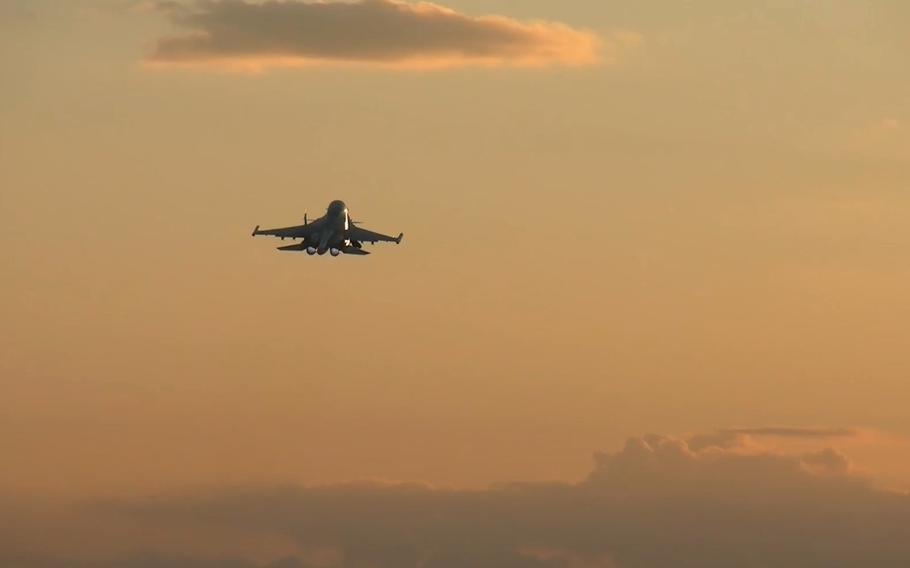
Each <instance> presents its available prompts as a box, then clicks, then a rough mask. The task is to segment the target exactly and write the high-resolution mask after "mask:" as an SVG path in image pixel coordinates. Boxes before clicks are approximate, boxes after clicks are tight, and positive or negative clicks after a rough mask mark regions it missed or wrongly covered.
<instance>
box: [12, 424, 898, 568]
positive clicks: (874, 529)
mask: <svg viewBox="0 0 910 568" xmlns="http://www.w3.org/2000/svg"><path fill="white" fill-rule="evenodd" d="M736 436H737V437H735V438H731V437H729V436H726V437H725V436H720V437H717V439H716V442H717V443H707V442H708V437H706V436H701V437H700V440H701V442H699V443H695V442H693V440H695V439H696V438H699V437H689V438H676V437H668V436H659V435H649V436H644V437H641V438H633V439H630V440H628V442H627V443H626V445H625V447H624V448H622V449H621V450H620V451H617V452H611V453H601V454H598V455H597V456H596V463H595V467H594V469H593V470H592V471H591V473H590V475H589V476H588V477H587V478H586V479H584V480H582V481H580V482H578V483H550V484H541V483H532V484H522V483H511V484H506V485H500V486H496V487H492V488H490V489H487V490H480V491H465V490H456V489H441V488H433V487H430V486H426V485H419V484H380V483H360V484H347V485H337V486H327V487H309V488H307V487H273V488H247V489H235V490H221V491H211V492H209V493H208V494H206V495H200V494H198V493H196V494H193V495H184V496H171V497H159V498H154V499H148V500H131V501H106V502H103V503H95V504H94V505H93V506H91V507H89V508H82V509H80V510H78V512H75V513H72V514H73V518H72V519H71V524H73V526H76V525H75V523H77V522H78V527H79V528H78V530H75V532H74V529H73V526H69V528H68V529H67V528H59V529H58V530H57V531H56V533H55V531H54V530H52V529H49V528H48V526H50V525H51V524H52V523H49V522H44V524H40V523H39V525H37V526H38V527H39V528H40V531H38V532H37V533H36V534H38V536H35V535H33V536H32V538H31V539H29V538H28V535H27V534H21V533H22V531H23V530H25V529H23V528H22V527H23V525H24V524H26V525H27V523H24V521H23V518H26V516H23V515H22V514H21V512H16V511H15V510H14V511H13V512H12V513H6V514H7V518H6V519H4V518H3V517H2V514H0V526H6V528H13V529H14V532H9V533H7V534H9V535H10V536H9V538H8V539H7V540H6V541H4V540H3V539H0V565H4V566H6V565H13V566H18V567H20V568H38V567H40V568H62V567H64V566H66V567H68V568H82V567H88V566H92V567H94V568H115V567H117V568H178V567H179V568H202V567H210V566H220V567H235V568H261V567H267V568H316V567H319V568H361V567H371V568H385V567H388V568H393V567H394V568H408V567H415V568H416V567H421V568H450V567H451V568H455V567H465V566H471V567H475V568H519V567H521V568H607V567H610V568H616V567H624V566H629V567H633V566H634V567H664V566H673V567H679V566H698V567H713V566H717V567H721V566H723V567H726V566H745V567H750V566H755V567H758V566H782V567H786V566H799V567H812V566H819V567H822V566H825V567H830V566H877V567H889V566H895V567H896V566H906V565H907V560H908V559H910V497H908V496H907V495H905V494H900V493H895V492H889V491H884V490H881V489H878V488H876V487H875V486H874V485H873V484H871V483H870V482H869V481H868V480H867V479H864V478H862V477H860V476H857V475H856V474H855V473H854V472H853V469H852V467H851V464H850V462H849V460H848V459H847V458H846V456H844V455H843V454H841V453H839V452H838V451H836V450H833V449H831V448H825V447H820V448H818V449H816V450H813V451H809V452H804V453H795V454H785V453H780V452H776V451H770V450H767V449H762V448H761V447H760V446H758V445H756V443H755V442H754V440H752V441H750V440H749V439H747V438H745V437H744V435H742V434H738V435H736ZM12 519H15V520H12ZM60 526H61V527H66V526H68V525H66V524H65V523H64V524H62V525H60ZM15 531H19V532H20V534H16V533H15ZM55 534H58V535H59V534H65V535H66V537H67V538H68V539H69V540H70V543H69V544H66V542H64V544H65V546H61V545H60V542H59V540H60V539H59V538H58V537H55V536H54V535H55ZM30 541H31V542H34V543H38V544H35V545H34V546H33V547H32V549H29V548H28V545H27V543H29V542H30ZM64 541H65V539H64ZM24 543H25V544H24ZM93 547H94V549H93ZM92 555H94V556H92Z"/></svg>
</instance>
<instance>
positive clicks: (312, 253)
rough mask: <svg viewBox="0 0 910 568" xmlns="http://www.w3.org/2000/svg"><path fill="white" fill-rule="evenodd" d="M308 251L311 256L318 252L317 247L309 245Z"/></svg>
mask: <svg viewBox="0 0 910 568" xmlns="http://www.w3.org/2000/svg"><path fill="white" fill-rule="evenodd" d="M306 253H307V254H308V255H310V256H313V255H314V254H316V247H307V248H306Z"/></svg>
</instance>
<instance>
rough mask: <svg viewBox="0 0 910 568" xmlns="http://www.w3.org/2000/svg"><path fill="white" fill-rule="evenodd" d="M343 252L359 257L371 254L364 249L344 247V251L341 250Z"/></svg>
mask: <svg viewBox="0 0 910 568" xmlns="http://www.w3.org/2000/svg"><path fill="white" fill-rule="evenodd" d="M341 252H343V253H344V254H354V255H358V256H366V255H368V254H370V253H369V251H365V250H363V249H362V248H357V247H355V246H348V247H344V248H343V249H341Z"/></svg>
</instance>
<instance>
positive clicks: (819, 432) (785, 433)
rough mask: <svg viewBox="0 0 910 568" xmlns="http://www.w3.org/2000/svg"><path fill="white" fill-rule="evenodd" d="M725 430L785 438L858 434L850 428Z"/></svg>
mask: <svg viewBox="0 0 910 568" xmlns="http://www.w3.org/2000/svg"><path fill="white" fill-rule="evenodd" d="M725 432H733V433H735V434H747V435H749V436H780V437H783V438H846V437H851V436H856V435H857V431H856V430H852V429H850V428H781V427H770V428H768V427H766V428H730V429H728V430H725Z"/></svg>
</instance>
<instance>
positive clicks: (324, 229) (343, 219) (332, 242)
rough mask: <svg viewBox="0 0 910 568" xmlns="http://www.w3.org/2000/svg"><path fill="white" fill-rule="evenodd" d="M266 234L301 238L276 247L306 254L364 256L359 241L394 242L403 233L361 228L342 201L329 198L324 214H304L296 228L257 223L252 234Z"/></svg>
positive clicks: (396, 242) (402, 235)
mask: <svg viewBox="0 0 910 568" xmlns="http://www.w3.org/2000/svg"><path fill="white" fill-rule="evenodd" d="M256 235H269V236H272V237H280V238H281V240H284V239H303V240H302V241H300V242H299V243H294V244H293V245H288V246H282V247H278V250H284V251H306V253H307V254H309V255H314V254H318V255H323V254H325V253H326V252H328V253H330V254H331V255H332V256H338V255H339V254H355V255H361V256H363V255H367V254H370V253H369V252H367V251H365V250H363V243H373V244H376V243H377V242H388V243H395V244H398V243H400V242H401V238H402V237H404V233H399V234H398V236H397V237H390V236H388V235H382V234H380V233H374V232H373V231H368V230H366V229H361V228H360V227H358V226H357V223H356V222H354V221H352V220H351V215H350V213H348V206H347V205H345V204H344V201H333V202H331V203H329V207H328V209H327V210H326V212H325V215H323V216H322V217H320V218H318V219H314V220H313V221H308V220H307V217H306V215H304V217H303V225H298V226H296V227H285V228H283V229H266V230H264V231H260V230H259V225H256V228H255V229H253V236H254V237H255V236H256Z"/></svg>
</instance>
